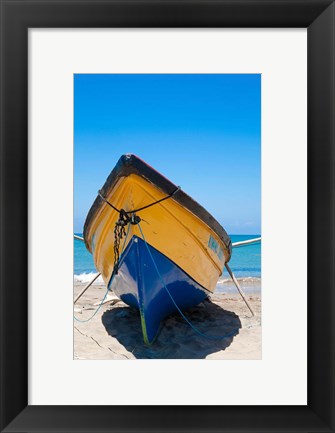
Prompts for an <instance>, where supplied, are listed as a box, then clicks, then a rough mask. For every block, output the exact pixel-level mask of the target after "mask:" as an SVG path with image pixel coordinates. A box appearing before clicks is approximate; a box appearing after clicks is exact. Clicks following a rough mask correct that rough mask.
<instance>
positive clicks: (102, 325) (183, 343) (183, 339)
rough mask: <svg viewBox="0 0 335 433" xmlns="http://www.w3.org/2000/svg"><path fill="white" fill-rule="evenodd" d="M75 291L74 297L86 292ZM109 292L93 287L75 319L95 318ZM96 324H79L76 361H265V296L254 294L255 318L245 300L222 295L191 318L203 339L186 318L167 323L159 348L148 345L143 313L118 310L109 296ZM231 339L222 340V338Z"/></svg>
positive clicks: (76, 326)
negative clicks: (263, 330) (262, 328)
mask: <svg viewBox="0 0 335 433" xmlns="http://www.w3.org/2000/svg"><path fill="white" fill-rule="evenodd" d="M83 287H84V286H83V285H75V288H74V295H75V296H77V294H78V293H79V292H80V291H81V290H82V289H83ZM105 291H106V289H105V287H104V286H99V285H96V286H91V287H90V288H89V289H88V290H87V292H86V293H85V294H84V295H83V297H82V298H81V299H80V300H79V301H78V302H77V304H76V306H75V316H76V317H77V318H78V319H80V320H86V319H88V318H89V317H91V316H92V314H93V313H94V311H95V310H96V308H97V306H96V305H94V304H96V303H99V302H100V301H101V299H102V298H103V296H104V294H105ZM108 299H110V300H109V301H108V302H106V303H105V304H104V305H103V306H102V308H101V309H100V310H99V311H98V313H97V314H96V315H95V316H94V317H93V318H92V320H90V321H88V322H85V323H81V322H78V321H76V320H74V359H78V360H79V359H123V360H125V359H261V357H262V353H261V343H262V330H261V296H260V294H248V295H247V299H248V300H249V302H250V304H251V306H252V308H253V309H254V311H255V312H256V315H255V316H254V317H253V316H252V315H251V313H250V311H249V310H248V308H247V306H246V305H245V303H244V302H243V300H242V298H241V297H240V295H239V294H232V293H226V294H225V293H218V294H213V295H212V296H211V300H210V301H205V302H202V303H201V304H199V305H198V306H197V307H194V308H192V309H191V310H189V311H188V312H186V315H187V318H188V319H189V320H190V321H191V322H192V323H193V324H194V325H195V326H196V327H197V328H198V329H199V330H200V331H201V332H202V333H203V334H206V335H209V336H215V337H219V339H214V338H204V337H202V336H200V335H198V334H197V333H196V332H195V331H194V330H193V329H192V328H191V327H190V326H189V325H188V324H187V323H186V322H185V320H184V319H183V318H182V317H181V316H180V314H178V313H177V314H175V315H173V316H170V317H169V318H167V319H166V320H165V322H164V326H163V327H162V329H161V332H160V334H159V335H158V337H157V339H156V341H155V343H154V344H153V345H151V346H146V345H145V344H144V343H143V339H142V332H141V324H140V316H139V312H138V311H136V310H134V309H132V308H130V307H128V306H127V305H126V304H124V303H123V302H122V301H119V302H117V303H116V304H114V305H113V302H114V300H115V297H114V296H113V294H112V293H110V294H109V298H108ZM222 336H223V337H225V338H221V337H222Z"/></svg>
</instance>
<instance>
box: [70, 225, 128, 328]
mask: <svg viewBox="0 0 335 433" xmlns="http://www.w3.org/2000/svg"><path fill="white" fill-rule="evenodd" d="M129 229H130V224H129V225H128V230H127V233H126V238H125V240H124V242H123V246H122V251H121V255H122V253H123V251H124V248H125V245H126V240H127V238H128V234H129ZM116 274H117V272H115V267H114V269H113V272H112V276H111V278H110V281H109V284H108V286H107V290H106V293H105V295H104V297H103V298H102V300H101V302H100V304H99V306H98V308H97V309H96V310H95V311H94V313H93V314H92V316H91V317H89V318H88V319H85V320H82V319H78V317H76V316H75V315H73V318H74V319H75V320H77V322H81V323H85V322H89V321H90V320H91V319H93V317H94V316H95V315H96V314H97V312H98V311H99V310H100V308H101V307H102V305H103V303H104V301H105V299H106V297H107V294H108V292H109V287H110V286H111V284H112V282H113V279H114V277H115V275H116Z"/></svg>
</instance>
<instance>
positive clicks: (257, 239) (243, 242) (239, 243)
mask: <svg viewBox="0 0 335 433" xmlns="http://www.w3.org/2000/svg"><path fill="white" fill-rule="evenodd" d="M261 240H262V238H254V239H248V240H246V241H241V242H233V243H232V244H231V246H232V247H233V248H234V247H241V246H242V245H249V244H254V243H255V242H260V241H261Z"/></svg>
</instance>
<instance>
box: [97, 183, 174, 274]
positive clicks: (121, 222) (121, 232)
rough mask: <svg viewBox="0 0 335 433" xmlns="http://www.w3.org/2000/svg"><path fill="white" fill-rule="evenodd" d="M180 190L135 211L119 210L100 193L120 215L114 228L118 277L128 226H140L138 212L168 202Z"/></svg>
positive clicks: (115, 270) (115, 269)
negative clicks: (123, 240)
mask: <svg viewBox="0 0 335 433" xmlns="http://www.w3.org/2000/svg"><path fill="white" fill-rule="evenodd" d="M179 190H180V186H178V187H177V188H176V189H175V190H174V191H172V192H171V194H169V195H167V196H166V197H163V198H161V199H160V200H157V201H154V202H152V203H150V204H148V205H146V206H143V207H140V208H138V209H135V210H131V211H126V210H124V209H118V208H117V207H115V206H114V205H113V204H112V203H110V202H109V201H108V200H107V199H106V197H104V196H103V195H102V191H101V190H99V191H98V195H99V197H100V198H101V199H102V200H103V201H104V202H105V203H107V204H108V205H109V206H110V207H111V208H112V209H114V210H115V211H116V212H118V213H119V218H118V220H117V221H116V222H115V226H114V268H113V272H114V274H115V275H117V273H118V271H119V261H120V253H119V251H120V243H121V240H122V238H123V237H124V236H126V227H127V225H128V224H133V225H136V224H139V222H140V221H141V218H140V217H139V216H138V215H136V212H140V211H142V210H144V209H148V208H149V207H151V206H154V205H155V204H158V203H161V202H162V201H164V200H167V199H168V198H170V197H173V196H174V195H175V194H176V192H177V191H179Z"/></svg>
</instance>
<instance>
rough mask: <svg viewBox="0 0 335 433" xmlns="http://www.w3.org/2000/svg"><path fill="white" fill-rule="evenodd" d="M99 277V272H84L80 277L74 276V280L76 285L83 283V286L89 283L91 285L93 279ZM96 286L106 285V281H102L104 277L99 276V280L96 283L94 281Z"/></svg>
mask: <svg viewBox="0 0 335 433" xmlns="http://www.w3.org/2000/svg"><path fill="white" fill-rule="evenodd" d="M97 275H98V273H97V272H89V273H86V272H84V273H83V274H79V275H74V276H73V279H74V282H75V283H79V284H80V283H81V284H87V283H89V282H90V281H92V280H93V278H94V277H96V276H97ZM94 284H97V285H98V284H105V283H104V280H103V279H102V276H101V275H100V276H99V278H97V279H96V280H95V281H94V283H93V285H94Z"/></svg>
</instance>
